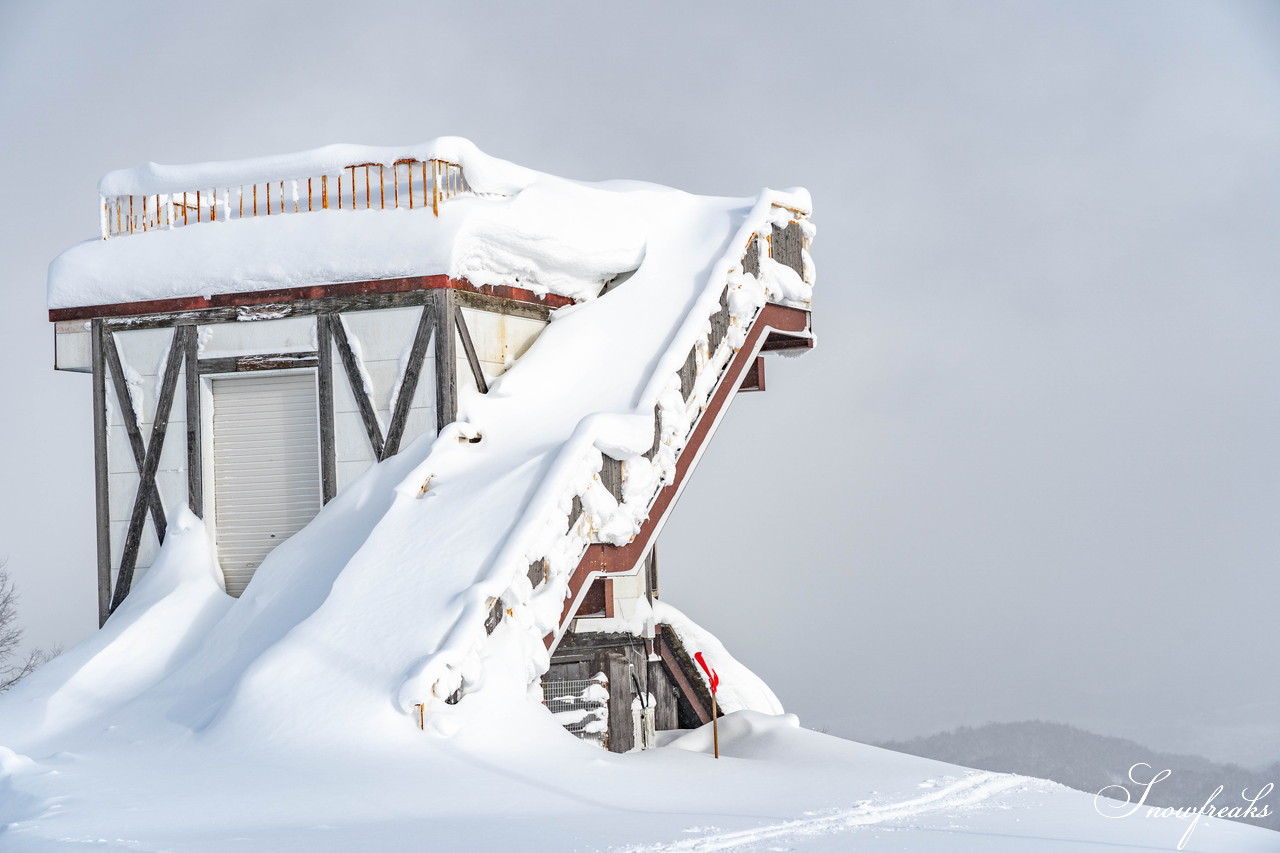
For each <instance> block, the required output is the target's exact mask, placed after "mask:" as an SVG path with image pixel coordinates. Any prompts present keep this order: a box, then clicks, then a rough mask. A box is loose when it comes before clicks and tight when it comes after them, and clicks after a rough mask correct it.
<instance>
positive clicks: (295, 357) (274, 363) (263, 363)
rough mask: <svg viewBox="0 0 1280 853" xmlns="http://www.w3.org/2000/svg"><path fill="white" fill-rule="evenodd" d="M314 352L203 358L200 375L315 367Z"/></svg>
mask: <svg viewBox="0 0 1280 853" xmlns="http://www.w3.org/2000/svg"><path fill="white" fill-rule="evenodd" d="M317 361H318V360H317V358H316V354H315V353H314V352H277V353H269V354H266V355H235V356H227V357H225V358H202V359H200V360H199V363H198V364H199V367H198V370H199V372H200V373H244V372H246V371H250V370H290V369H292V368H297V367H315V366H316V365H317Z"/></svg>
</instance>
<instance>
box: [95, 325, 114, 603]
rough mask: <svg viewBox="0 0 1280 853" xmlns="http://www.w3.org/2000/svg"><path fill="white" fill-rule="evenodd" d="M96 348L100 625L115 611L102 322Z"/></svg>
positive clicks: (96, 460) (96, 471)
mask: <svg viewBox="0 0 1280 853" xmlns="http://www.w3.org/2000/svg"><path fill="white" fill-rule="evenodd" d="M90 329H91V333H90V340H91V345H92V348H93V352H92V354H91V355H92V358H93V497H94V510H95V515H96V517H97V525H98V530H97V549H98V626H99V627H101V626H102V624H103V623H104V622H106V621H107V616H108V615H110V612H111V492H110V482H111V481H110V478H109V477H108V476H107V376H106V369H107V365H106V361H105V360H104V359H103V357H102V339H103V334H102V321H101V320H94V321H93V323H92V325H91V326H90Z"/></svg>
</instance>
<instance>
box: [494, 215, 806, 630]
mask: <svg viewBox="0 0 1280 853" xmlns="http://www.w3.org/2000/svg"><path fill="white" fill-rule="evenodd" d="M768 246H769V243H768V241H767V239H760V237H759V235H752V237H751V239H750V241H749V242H748V245H747V249H746V252H745V253H744V256H743V258H742V262H741V265H740V268H741V269H742V270H743V271H744V272H750V273H752V275H753V276H754V275H755V274H756V273H758V272H759V269H760V266H761V262H762V259H764V258H768V257H770V255H771V252H770V250H769V248H767V247H768ZM796 261H797V262H798V261H799V258H798V256H797V259H796ZM734 289H735V286H734V284H733V283H732V282H730V283H727V284H726V285H725V287H724V289H722V290H721V292H720V299H719V305H718V310H717V311H715V312H714V313H712V314H711V315H709V316H708V317H707V320H706V327H705V329H704V332H703V334H702V335H701V336H700V337H699V338H698V340H697V341H696V342H695V343H694V345H693V346H692V348H691V349H690V350H689V354H688V356H687V357H686V359H685V361H684V363H683V364H682V365H681V367H680V369H679V371H678V372H677V373H675V374H673V375H672V377H671V380H670V383H669V388H668V390H667V392H666V393H664V394H662V395H661V396H660V397H659V399H658V401H657V403H656V405H655V406H654V426H653V430H654V431H653V445H652V446H651V447H650V448H649V449H648V450H647V451H645V452H644V453H643V454H640V455H638V456H635V457H632V458H630V459H627V460H620V459H614V458H612V457H610V456H609V455H608V454H605V453H600V467H599V469H598V470H597V472H596V474H595V475H594V476H593V477H592V479H591V480H590V481H588V482H587V483H586V484H585V487H579V488H577V489H575V490H574V493H573V495H572V497H571V498H570V499H569V501H568V512H567V514H566V516H565V517H564V523H565V527H563V528H561V529H562V530H563V531H564V532H563V534H561V535H560V536H559V537H558V538H557V539H556V540H555V541H554V542H552V543H549V545H550V547H547V548H546V549H545V551H544V552H543V553H542V556H541V557H539V558H538V559H536V560H533V561H532V562H531V563H530V564H529V570H528V573H527V580H528V582H529V587H528V588H527V589H528V591H529V592H534V593H537V592H538V591H539V589H538V588H539V587H540V586H541V585H542V584H543V583H544V582H546V581H549V580H551V579H552V577H555V576H564V575H565V574H566V573H570V574H571V573H572V572H573V570H574V568H576V566H577V564H578V561H579V560H581V558H582V554H583V553H584V551H585V549H586V548H587V546H588V545H590V544H592V543H599V542H608V541H610V539H611V538H613V536H614V535H616V534H617V533H618V527H619V526H621V527H623V528H627V527H632V526H634V525H636V524H639V523H642V522H643V520H644V519H645V518H647V517H648V515H649V512H650V510H651V509H652V507H653V504H654V501H655V500H656V499H657V497H658V494H659V492H660V491H661V490H662V488H663V486H665V485H667V483H668V482H670V481H671V479H672V478H673V477H674V475H675V463H676V460H677V458H678V457H679V455H680V453H681V452H682V451H683V450H684V448H685V445H686V444H688V442H689V439H690V437H691V436H692V434H693V431H694V429H695V428H696V427H697V424H698V420H699V418H700V417H701V415H702V413H703V411H704V410H705V409H706V407H707V405H708V404H709V403H710V400H711V397H712V395H713V394H714V393H715V390H716V388H717V387H718V386H719V384H720V381H721V378H722V376H723V374H724V371H725V369H726V368H727V367H728V366H729V363H730V362H731V361H732V360H733V356H734V354H735V353H736V352H737V351H738V349H739V348H740V347H741V346H742V345H743V343H744V342H745V341H746V338H747V332H748V330H749V329H750V328H751V325H752V323H754V322H755V318H756V315H757V314H758V313H759V312H760V309H761V308H762V307H763V305H764V302H765V297H764V293H763V291H762V292H761V295H760V297H759V298H746V299H735V298H734V295H733V293H734ZM619 521H621V522H622V524H621V525H619V524H618V522H619ZM622 541H623V542H625V541H626V538H625V537H624V538H623V539H622ZM512 593H513V590H509V591H508V594H507V595H505V596H502V597H499V598H495V599H494V600H493V601H491V602H490V620H489V622H488V623H486V626H485V627H486V629H487V630H488V631H490V632H492V631H493V629H494V628H496V627H497V624H498V623H499V622H500V621H501V618H502V615H503V613H504V612H507V611H508V609H509V608H510V607H511V603H512V599H515V600H516V601H520V600H523V599H526V598H527V596H528V592H516V593H515V594H512ZM560 627H561V629H562V628H563V627H564V626H563V625H562V626H560Z"/></svg>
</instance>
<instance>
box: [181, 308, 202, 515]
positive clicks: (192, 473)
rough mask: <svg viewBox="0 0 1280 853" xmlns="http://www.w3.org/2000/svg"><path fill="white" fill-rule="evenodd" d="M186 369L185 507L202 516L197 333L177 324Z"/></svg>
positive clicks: (198, 345) (191, 328) (198, 336)
mask: <svg viewBox="0 0 1280 853" xmlns="http://www.w3.org/2000/svg"><path fill="white" fill-rule="evenodd" d="M178 329H179V330H180V331H181V332H182V346H183V354H184V362H185V364H186V369H185V370H184V373H185V375H186V397H187V506H188V507H189V508H190V509H191V513H192V514H193V515H194V516H195V517H196V518H204V445H203V443H202V442H203V438H202V434H203V429H202V428H203V423H202V421H201V414H200V334H199V329H197V328H196V327H195V326H179V327H178Z"/></svg>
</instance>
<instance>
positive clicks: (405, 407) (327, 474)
mask: <svg viewBox="0 0 1280 853" xmlns="http://www.w3.org/2000/svg"><path fill="white" fill-rule="evenodd" d="M494 291H498V292H496V293H495V292H494ZM559 301H560V300H558V299H554V298H552V299H539V298H537V297H535V296H534V295H533V294H531V293H529V292H528V291H521V290H519V289H516V288H477V287H473V286H472V285H470V283H468V282H466V281H465V280H459V279H449V278H447V277H445V276H423V277H420V278H417V279H393V280H388V281H374V282H357V283H354V284H348V285H336V286H332V287H326V288H319V289H318V288H295V289H292V290H290V291H283V292H282V291H277V292H273V293H270V294H265V295H264V294H261V293H248V294H233V295H230V296H225V297H218V298H211V299H205V298H196V299H188V300H164V301H162V302H158V303H157V302H150V303H133V304H130V305H118V306H91V307H88V308H80V309H60V310H58V311H51V312H50V315H51V319H55V320H64V319H85V318H86V316H88V317H89V318H90V330H91V338H90V348H91V356H92V366H91V370H92V373H93V422H94V450H95V453H94V456H95V477H94V483H95V504H96V507H97V509H96V514H97V539H96V541H97V564H98V610H99V621H100V623H101V622H105V621H106V618H107V617H108V616H109V615H110V614H111V613H112V612H114V611H115V609H116V608H118V607H119V606H120V604H121V603H122V602H123V601H124V599H125V598H126V597H127V596H128V594H129V592H130V590H131V588H132V585H133V579H134V575H135V571H136V569H137V565H138V559H139V552H140V548H141V544H142V542H143V538H144V535H145V527H146V524H147V522H148V521H150V522H151V526H152V529H153V531H154V534H155V537H156V540H157V541H158V542H159V543H160V544H163V542H164V539H165V534H166V532H167V513H168V511H171V510H172V509H173V507H171V506H170V507H166V506H165V505H164V500H163V498H162V495H161V490H160V488H159V487H158V485H157V479H156V478H157V472H158V468H159V464H160V456H161V454H162V452H163V450H164V447H165V444H166V437H167V435H168V427H169V424H170V421H171V417H172V414H173V408H174V405H173V404H174V400H175V398H176V396H177V390H178V388H179V387H182V388H183V390H184V392H185V393H184V397H185V421H186V429H185V436H184V439H185V445H186V448H185V449H186V454H185V455H186V471H187V477H186V492H187V493H186V500H187V506H188V507H189V509H190V510H191V512H192V513H194V514H195V515H196V516H198V517H203V516H204V511H205V506H206V503H207V501H206V494H205V488H206V484H205V482H204V467H205V456H206V453H207V450H206V448H205V446H204V439H205V436H204V435H203V428H202V424H203V414H202V411H201V409H202V396H203V395H202V392H201V384H200V383H201V379H202V378H203V377H207V376H213V375H226V374H233V373H243V372H249V371H262V370H288V369H297V368H310V369H314V370H315V371H316V380H317V406H318V414H319V435H318V437H317V440H318V442H319V448H320V486H321V497H322V501H323V502H325V503H327V502H328V501H330V500H332V499H333V497H334V496H335V495H336V494H337V491H338V477H337V462H336V459H337V455H336V451H335V443H336V442H335V434H336V430H335V412H334V382H335V367H337V372H338V373H340V374H341V375H342V376H343V377H344V378H345V382H346V384H347V387H348V388H349V390H350V392H351V394H352V396H353V397H354V399H355V402H356V405H357V408H358V411H359V414H360V418H361V421H362V422H363V426H364V431H365V434H366V437H367V439H368V442H369V447H370V449H371V451H372V455H373V459H374V461H382V460H385V459H387V458H390V457H391V456H394V455H395V454H396V453H398V452H399V450H400V448H401V445H402V443H403V440H404V438H405V434H406V424H407V422H408V418H409V413H410V406H411V405H412V401H413V399H414V395H415V393H416V391H417V389H418V386H419V384H420V382H421V380H422V375H423V372H424V366H425V363H426V359H427V356H428V353H429V352H430V353H431V354H432V355H433V356H434V363H435V375H434V377H433V380H434V386H435V393H434V403H435V414H436V417H435V424H434V428H435V430H436V431H439V430H441V429H443V428H444V427H445V426H446V425H447V424H449V423H451V422H453V421H454V420H456V418H457V409H458V393H459V390H458V387H457V374H456V371H455V369H454V365H455V364H457V363H458V355H459V351H458V345H459V343H460V345H461V355H462V356H463V358H465V364H466V365H467V368H468V372H469V373H470V378H471V380H472V382H473V383H474V386H475V389H476V391H477V392H479V393H481V394H485V393H488V390H489V380H488V378H487V377H486V376H485V374H484V370H483V368H482V365H481V362H480V359H479V357H478V354H477V351H476V347H475V344H474V342H473V339H472V335H471V330H470V328H469V326H468V323H467V321H466V318H465V317H464V315H463V311H462V310H461V309H463V308H468V309H473V310H479V311H484V312H489V313H494V314H501V315H508V316H514V317H520V318H524V319H532V320H539V321H544V322H545V321H546V320H547V318H548V316H549V314H550V311H551V308H552V307H553V306H554V305H555V304H556V303H558V302H559ZM154 308H162V309H164V310H152V311H147V310H146V309H154ZM393 308H411V309H416V310H417V311H418V312H419V316H418V320H417V324H416V328H415V331H414V336H413V342H412V345H411V347H410V349H409V355H408V361H407V364H406V366H405V370H404V374H403V376H402V377H401V378H400V381H399V383H398V384H397V386H396V388H395V389H394V398H393V399H394V404H393V409H392V412H391V417H390V420H389V422H388V424H387V426H386V429H385V430H384V429H383V427H382V426H381V425H380V424H379V422H378V418H377V415H376V414H375V409H374V405H373V401H372V400H371V398H370V396H369V391H368V389H367V388H366V387H365V381H364V377H363V375H362V374H361V367H360V364H359V360H358V357H357V354H356V352H355V349H354V347H353V344H352V341H351V338H350V334H349V331H348V329H347V326H346V323H345V322H344V319H343V318H344V316H351V315H354V314H357V313H359V312H365V311H378V310H384V309H393ZM93 315H97V316H93ZM282 317H313V318H314V322H315V341H316V349H314V350H305V351H290V352H277V353H266V354H250V355H240V356H223V357H214V358H202V357H201V356H200V344H199V334H200V330H201V329H202V328H204V327H207V326H212V325H218V324H228V323H245V322H255V321H258V320H267V319H280V318H282ZM144 329H172V336H171V339H170V341H169V347H168V355H167V356H166V358H165V363H164V373H163V379H162V381H161V383H160V393H159V400H158V402H157V403H156V407H155V411H154V415H153V416H152V418H151V428H150V431H149V434H147V435H144V430H143V429H142V426H141V424H140V422H139V417H138V412H137V407H136V405H135V402H136V401H135V400H134V394H133V392H132V391H131V389H130V383H129V378H128V376H127V374H126V369H125V366H124V364H123V362H122V359H121V355H120V350H119V346H118V344H117V340H116V337H117V335H119V334H121V333H125V332H130V331H137V330H144ZM335 362H336V365H335ZM180 378H181V379H183V380H184V381H182V382H181V383H180ZM109 401H111V402H113V403H114V405H115V406H116V408H117V409H118V410H119V413H120V417H121V418H122V420H123V427H124V433H125V435H126V436H127V439H128V446H129V450H130V453H131V457H132V462H133V465H134V467H135V468H136V471H137V475H138V486H137V489H136V491H135V493H134V494H133V496H132V510H131V512H130V515H129V522H128V527H127V530H126V532H125V535H124V542H123V551H122V555H121V559H120V565H119V570H118V573H117V574H116V578H115V582H114V583H113V582H112V569H113V567H112V556H113V549H112V545H113V543H112V535H111V520H110V505H111V477H110V471H109V469H108V465H109V461H108V457H109V454H108V452H107V446H108V440H107V436H108V423H107V421H108V404H109Z"/></svg>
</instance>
